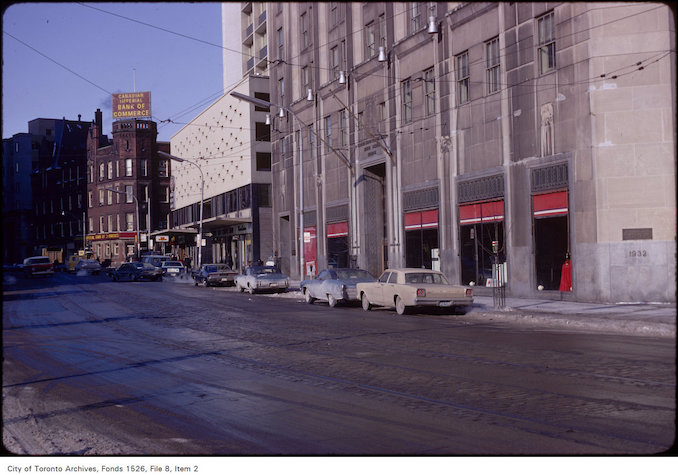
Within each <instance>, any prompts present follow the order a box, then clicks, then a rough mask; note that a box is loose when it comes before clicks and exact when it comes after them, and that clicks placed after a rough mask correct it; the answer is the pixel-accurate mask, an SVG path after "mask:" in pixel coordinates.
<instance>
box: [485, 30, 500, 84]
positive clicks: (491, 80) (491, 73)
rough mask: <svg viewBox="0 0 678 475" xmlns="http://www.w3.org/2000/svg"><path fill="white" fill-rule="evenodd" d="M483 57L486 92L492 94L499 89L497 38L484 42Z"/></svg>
mask: <svg viewBox="0 0 678 475" xmlns="http://www.w3.org/2000/svg"><path fill="white" fill-rule="evenodd" d="M485 57H486V68H487V71H486V73H485V81H486V84H487V93H488V94H492V93H495V92H497V91H498V90H499V38H495V39H493V40H490V41H488V42H487V43H485Z"/></svg>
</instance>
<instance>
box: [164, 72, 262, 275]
mask: <svg viewBox="0 0 678 475" xmlns="http://www.w3.org/2000/svg"><path fill="white" fill-rule="evenodd" d="M232 91H238V92H241V93H242V94H246V95H250V96H252V97H258V98H261V99H263V100H268V98H269V95H268V77H267V76H250V75H247V76H245V77H244V78H243V79H242V80H241V81H240V82H239V83H238V84H236V85H235V86H234V87H233V88H232V89H231V90H229V91H227V92H226V94H224V95H223V96H222V97H221V98H220V99H218V100H217V101H216V102H214V103H213V104H211V105H210V106H209V107H208V108H207V109H205V110H204V111H203V112H201V113H200V114H199V115H198V116H197V117H195V118H194V119H193V120H192V121H191V122H190V123H189V124H187V125H186V126H185V127H183V128H182V129H181V130H180V131H179V132H177V133H176V134H175V135H174V136H172V139H171V144H172V150H173V151H174V154H175V155H176V156H177V157H180V158H183V159H186V160H187V161H185V162H181V163H175V165H174V175H173V178H174V181H175V188H174V193H173V201H174V207H173V212H172V222H171V228H172V230H173V231H172V233H171V234H174V235H175V242H174V243H175V246H176V247H177V248H178V252H179V253H180V254H188V255H189V256H190V257H191V258H192V259H193V262H197V261H198V259H197V257H198V255H197V251H196V247H195V237H194V236H192V235H187V237H183V236H182V235H180V234H178V232H177V231H181V230H189V229H192V230H197V229H198V228H199V227H200V216H201V213H200V205H201V202H200V198H201V195H202V197H203V201H202V207H203V208H202V228H203V243H204V244H203V248H202V251H201V253H202V254H201V259H202V262H203V263H209V262H223V263H227V264H229V265H230V266H231V267H232V268H234V269H243V268H244V267H245V266H246V265H247V264H248V263H250V262H254V261H257V260H259V259H261V260H265V259H268V258H269V257H270V256H271V255H273V242H272V234H271V227H272V225H271V148H270V140H271V139H270V127H269V126H268V125H267V124H266V111H259V110H251V108H250V107H249V105H248V104H243V103H242V102H240V101H238V100H237V99H235V98H233V97H231V96H230V92H232ZM189 161H190V162H193V163H190V162H189ZM203 186H204V188H202V187H203Z"/></svg>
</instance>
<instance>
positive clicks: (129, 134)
mask: <svg viewBox="0 0 678 475" xmlns="http://www.w3.org/2000/svg"><path fill="white" fill-rule="evenodd" d="M112 135H113V137H112V140H109V139H108V137H107V136H106V135H103V133H102V121H101V112H100V111H97V119H96V120H95V123H94V124H93V126H92V128H91V130H90V133H89V135H88V137H87V197H86V199H87V202H86V203H87V209H88V213H87V217H88V221H87V242H88V246H89V248H90V249H91V250H92V252H93V256H94V257H95V258H98V259H99V260H101V261H103V260H105V259H110V260H111V262H112V265H118V264H120V263H122V262H125V261H127V260H130V259H137V258H138V257H139V255H140V253H141V252H143V251H149V250H153V249H154V244H153V243H152V241H151V239H150V235H151V233H152V232H153V231H154V230H159V229H166V228H167V227H168V216H169V212H170V175H171V164H170V160H168V159H166V158H163V157H161V156H160V155H158V151H163V152H166V153H169V151H170V148H169V143H167V142H158V141H157V135H158V132H157V124H156V123H155V122H153V121H151V120H142V119H136V118H132V119H123V120H118V121H115V122H113V133H112Z"/></svg>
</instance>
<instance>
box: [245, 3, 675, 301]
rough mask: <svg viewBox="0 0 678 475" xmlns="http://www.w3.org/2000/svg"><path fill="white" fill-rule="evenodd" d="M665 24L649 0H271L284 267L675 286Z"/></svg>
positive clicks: (577, 292)
mask: <svg viewBox="0 0 678 475" xmlns="http://www.w3.org/2000/svg"><path fill="white" fill-rule="evenodd" d="M245 5H246V4H245ZM243 8H246V7H243ZM673 21H674V20H673V17H672V15H671V12H670V9H669V8H668V7H667V6H665V5H661V4H627V3H610V2H606V3H523V2H516V3H504V2H502V3H475V2H471V3H467V2H448V3H445V2H437V3H422V2H407V3H405V2H403V3H387V2H382V3H378V2H375V3H342V2H326V3H310V2H295V3H283V4H277V5H275V6H273V5H272V4H271V6H270V7H269V9H268V17H267V28H268V30H269V31H271V32H277V33H276V34H270V35H269V48H268V53H269V77H270V97H271V100H270V102H273V103H275V104H279V105H280V106H281V108H282V109H283V115H282V117H279V115H278V114H277V112H278V111H276V110H273V111H272V115H274V114H273V113H275V117H276V121H275V122H274V123H273V131H272V141H273V142H272V151H273V154H272V157H273V163H272V170H273V177H274V178H273V214H272V216H273V225H274V228H273V236H274V239H273V242H274V245H275V251H276V252H277V253H278V254H279V255H280V257H281V258H282V261H283V263H284V270H286V271H287V272H290V273H291V274H293V275H294V274H296V273H298V274H308V273H315V272H317V270H318V269H322V268H324V267H326V266H328V265H334V264H340V265H344V264H347V263H348V265H351V264H356V265H358V266H360V267H362V268H365V269H368V270H369V271H371V272H372V273H373V274H377V275H378V274H379V273H381V271H382V270H383V269H385V268H386V267H388V266H392V267H397V266H412V267H428V268H439V269H440V270H442V271H443V272H444V273H445V274H446V275H447V276H448V277H449V278H450V279H451V280H452V281H453V282H457V283H463V284H473V285H476V286H479V287H482V286H486V285H489V286H492V285H496V278H497V277H499V275H501V276H502V277H503V278H504V279H505V281H506V289H507V292H508V293H509V294H512V295H516V296H531V297H536V296H541V297H545V298H565V299H578V300H586V301H605V302H609V301H615V302H637V301H660V302H664V301H675V229H676V216H675V214H676V205H675V189H676V186H675V185H676V183H675V178H676V172H675V143H676V141H675V139H676V137H675V112H676V101H675V52H674V51H675V43H674V35H673V32H674V31H675V24H674V23H673ZM302 223H303V224H302ZM302 255H303V262H302V261H301V256H302ZM565 272H567V273H568V276H567V277H565ZM566 280H567V281H568V282H567V283H566V282H565V281H566ZM561 284H562V286H561Z"/></svg>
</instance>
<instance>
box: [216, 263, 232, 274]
mask: <svg viewBox="0 0 678 475" xmlns="http://www.w3.org/2000/svg"><path fill="white" fill-rule="evenodd" d="M217 270H218V271H219V272H224V271H227V270H231V268H230V267H228V266H227V265H226V264H219V265H217Z"/></svg>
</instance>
